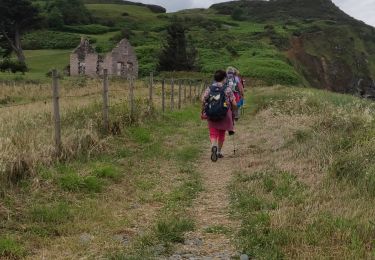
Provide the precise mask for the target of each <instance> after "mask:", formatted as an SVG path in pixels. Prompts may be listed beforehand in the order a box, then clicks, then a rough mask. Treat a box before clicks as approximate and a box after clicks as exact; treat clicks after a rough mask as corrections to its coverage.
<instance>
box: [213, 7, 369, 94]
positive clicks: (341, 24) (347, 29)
mask: <svg viewBox="0 0 375 260" xmlns="http://www.w3.org/2000/svg"><path fill="white" fill-rule="evenodd" d="M212 8H213V9H215V10H216V11H217V12H219V13H222V14H229V13H228V12H230V10H233V9H234V8H237V9H238V8H240V9H241V10H242V13H243V14H242V15H243V17H244V18H245V19H246V20H248V21H254V22H258V23H259V22H261V23H265V24H271V25H272V27H275V28H277V27H279V28H280V27H282V28H283V29H282V30H280V29H278V30H277V29H275V30H272V31H271V32H269V33H268V34H269V35H267V37H268V39H262V40H265V41H269V42H270V43H271V44H272V45H274V46H275V47H276V48H278V49H279V51H280V52H282V53H284V54H285V55H286V56H287V58H288V60H289V61H290V62H291V63H292V64H293V66H294V68H295V70H296V71H297V72H298V73H299V75H300V76H301V77H302V78H303V79H305V82H307V83H308V85H310V86H312V87H316V88H323V89H328V90H332V91H335V92H340V93H351V94H356V95H361V96H363V97H367V98H375V83H374V82H375V28H373V27H371V26H368V25H366V24H364V23H363V22H361V21H358V20H355V19H354V18H352V17H350V16H349V15H347V14H345V13H344V12H343V11H341V10H340V9H339V8H338V7H337V6H336V5H335V4H333V2H332V1H331V0H271V1H259V0H254V1H239V2H227V3H222V4H216V5H213V6H212ZM273 39H285V40H286V41H283V42H286V43H287V44H282V45H280V44H276V43H277V42H275V41H274V40H273ZM288 42H289V43H290V44H288ZM285 46H287V47H286V48H285Z"/></svg>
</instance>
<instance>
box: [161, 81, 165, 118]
mask: <svg viewBox="0 0 375 260" xmlns="http://www.w3.org/2000/svg"><path fill="white" fill-rule="evenodd" d="M161 108H162V111H163V113H164V112H165V79H163V81H162V83H161Z"/></svg>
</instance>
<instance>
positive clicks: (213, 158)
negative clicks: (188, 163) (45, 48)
mask: <svg viewBox="0 0 375 260" xmlns="http://www.w3.org/2000/svg"><path fill="white" fill-rule="evenodd" d="M217 159H218V154H217V146H212V148H211V161H213V162H217Z"/></svg>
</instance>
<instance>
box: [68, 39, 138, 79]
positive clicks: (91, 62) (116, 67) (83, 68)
mask: <svg viewBox="0 0 375 260" xmlns="http://www.w3.org/2000/svg"><path fill="white" fill-rule="evenodd" d="M103 69H107V70H108V75H114V76H121V77H128V76H130V75H133V76H134V77H136V78H137V77H138V60H137V56H136V54H135V51H134V49H133V47H132V46H131V45H130V43H129V41H128V40H126V39H123V40H122V41H121V42H120V43H119V44H118V45H117V46H116V48H114V49H113V50H112V51H111V52H110V53H108V54H107V55H106V56H105V57H104V58H102V57H99V55H98V54H97V53H96V52H95V50H94V49H93V48H92V46H91V45H90V43H89V42H88V41H87V40H84V39H82V40H81V44H80V45H79V46H78V47H77V48H76V49H75V50H74V52H73V53H72V54H71V55H70V75H71V76H78V75H80V74H84V75H87V76H90V77H96V76H98V75H102V74H103Z"/></svg>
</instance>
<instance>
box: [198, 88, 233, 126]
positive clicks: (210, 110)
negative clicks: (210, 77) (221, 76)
mask: <svg viewBox="0 0 375 260" xmlns="http://www.w3.org/2000/svg"><path fill="white" fill-rule="evenodd" d="M226 88H227V86H223V87H219V86H217V85H212V86H211V87H210V94H209V95H208V98H207V99H206V104H205V109H204V112H205V113H206V115H207V117H208V119H209V120H211V121H220V120H222V119H224V118H225V116H226V115H227V112H228V109H229V107H228V104H227V101H226V97H225V90H226Z"/></svg>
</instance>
